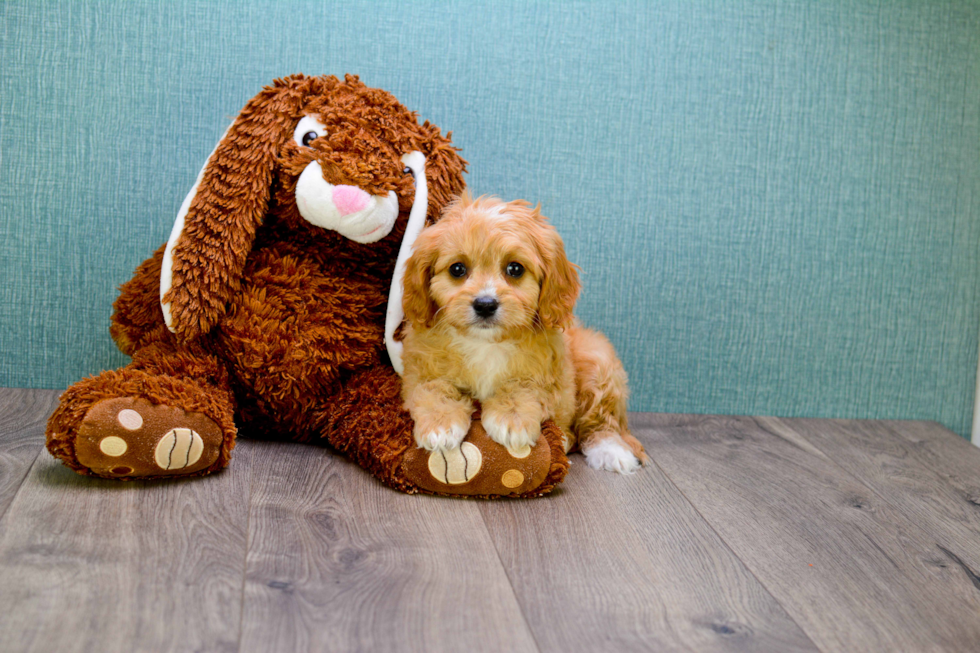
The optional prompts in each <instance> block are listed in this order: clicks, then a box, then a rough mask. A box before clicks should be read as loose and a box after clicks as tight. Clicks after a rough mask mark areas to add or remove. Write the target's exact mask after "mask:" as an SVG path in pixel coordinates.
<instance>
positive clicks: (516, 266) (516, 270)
mask: <svg viewBox="0 0 980 653" xmlns="http://www.w3.org/2000/svg"><path fill="white" fill-rule="evenodd" d="M507 276H508V277H512V278H514V279H520V278H521V277H522V276H524V266H523V265H521V264H520V263H516V262H511V263H508V264H507Z"/></svg>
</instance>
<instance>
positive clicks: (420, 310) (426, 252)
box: [402, 228, 439, 329]
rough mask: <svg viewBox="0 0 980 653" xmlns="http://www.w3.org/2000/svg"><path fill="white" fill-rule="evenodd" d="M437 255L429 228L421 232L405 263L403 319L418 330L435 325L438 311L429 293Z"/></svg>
mask: <svg viewBox="0 0 980 653" xmlns="http://www.w3.org/2000/svg"><path fill="white" fill-rule="evenodd" d="M437 254H438V251H437V249H436V246H435V240H434V239H433V238H432V233H431V228H430V230H428V231H423V232H422V234H421V235H420V236H419V237H418V240H416V241H415V251H414V252H413V253H412V256H411V257H409V259H408V261H407V262H406V263H405V279H404V287H405V293H404V295H403V296H402V308H403V309H404V311H405V319H406V320H408V321H409V322H411V323H412V324H413V325H414V326H416V327H418V328H423V329H428V328H431V327H432V326H433V325H434V324H435V319H436V312H437V311H438V310H439V307H438V306H437V305H436V303H435V301H434V300H433V299H432V294H431V293H430V292H429V286H430V284H431V283H432V268H433V266H434V265H435V262H436V256H437Z"/></svg>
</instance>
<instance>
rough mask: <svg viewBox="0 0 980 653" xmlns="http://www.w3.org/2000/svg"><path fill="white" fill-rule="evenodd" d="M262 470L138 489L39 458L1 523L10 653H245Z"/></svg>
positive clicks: (0, 615) (2, 598)
mask: <svg viewBox="0 0 980 653" xmlns="http://www.w3.org/2000/svg"><path fill="white" fill-rule="evenodd" d="M250 458H251V457H250V455H249V448H248V446H247V444H246V445H241V446H239V448H238V449H236V451H235V459H234V460H233V461H232V466H231V468H230V469H228V470H226V471H224V472H220V473H218V474H214V475H212V476H209V477H207V478H198V479H189V480H183V481H180V480H178V481H159V482H135V481H134V482H128V483H127V482H119V481H109V480H98V479H93V478H89V477H83V476H80V475H78V474H76V473H75V472H73V471H71V470H69V469H68V468H66V467H64V466H63V465H62V464H61V463H60V462H58V461H56V460H55V459H54V458H52V457H51V456H49V455H47V453H46V452H45V453H44V454H42V455H41V456H39V457H38V458H37V460H36V461H35V463H34V465H33V467H32V468H31V470H30V473H29V474H28V476H27V478H26V479H25V480H24V482H23V485H22V486H21V489H20V491H19V492H18V493H17V496H16V498H15V499H14V501H13V502H12V503H11V505H10V508H9V509H8V511H7V514H6V515H5V516H4V518H3V520H2V521H0V578H2V579H3V581H2V585H3V590H2V591H0V641H2V642H3V646H2V648H3V649H4V650H10V651H39V652H44V653H47V652H49V651H95V652H103V651H106V652H109V651H133V650H144V651H163V650H173V651H231V650H237V648H238V634H239V628H240V620H241V593H242V576H243V573H244V564H245V547H246V523H247V518H248V501H249V496H248V495H249V491H248V490H249V476H250V474H249V468H250Z"/></svg>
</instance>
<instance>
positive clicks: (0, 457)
mask: <svg viewBox="0 0 980 653" xmlns="http://www.w3.org/2000/svg"><path fill="white" fill-rule="evenodd" d="M60 392H61V391H60V390H25V389H21V388H0V518H3V515H4V513H5V512H7V508H8V507H9V506H10V502H11V501H13V499H14V496H15V495H16V494H17V490H18V488H20V485H21V483H22V482H23V481H24V478H25V477H26V476H27V472H28V470H30V468H31V464H33V462H34V459H35V458H37V456H38V454H39V453H41V451H42V450H43V449H44V427H45V425H46V424H47V422H48V417H49V416H50V415H51V412H52V411H53V410H54V409H55V406H56V405H57V404H58V395H59V394H60Z"/></svg>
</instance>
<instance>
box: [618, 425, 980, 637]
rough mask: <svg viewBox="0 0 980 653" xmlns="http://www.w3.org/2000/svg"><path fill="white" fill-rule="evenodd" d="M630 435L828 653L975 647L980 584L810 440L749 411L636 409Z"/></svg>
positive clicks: (979, 626) (978, 630)
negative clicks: (773, 427) (940, 559)
mask: <svg viewBox="0 0 980 653" xmlns="http://www.w3.org/2000/svg"><path fill="white" fill-rule="evenodd" d="M636 421H637V425H636V428H635V430H634V432H635V433H636V434H637V435H638V437H640V439H641V440H644V441H645V443H646V445H647V448H648V450H650V452H651V454H652V456H653V458H654V459H655V460H656V461H657V464H658V466H660V467H661V468H662V469H663V470H664V471H665V472H666V474H667V476H668V477H669V478H670V479H671V480H672V481H673V482H674V483H675V484H676V485H677V486H678V487H679V488H680V489H681V491H682V492H683V493H684V495H685V496H686V497H687V498H688V499H689V500H690V501H691V502H692V503H693V504H694V506H695V507H696V508H697V509H698V511H699V512H700V513H701V514H702V515H703V516H704V517H705V519H707V521H708V522H709V523H710V524H711V525H712V526H713V527H714V529H715V530H716V531H717V532H718V533H719V535H720V536H721V537H722V539H724V540H725V542H726V543H727V544H728V545H729V546H730V547H731V548H732V550H733V551H734V552H735V553H736V555H738V556H739V558H741V559H742V560H743V561H744V562H745V563H746V565H747V566H748V567H749V569H750V570H751V571H752V573H753V574H755V576H756V577H757V578H758V579H759V580H760V581H761V582H762V583H763V585H765V586H766V588H767V589H768V590H769V591H770V592H771V593H772V594H773V596H775V597H776V599H777V600H778V601H779V602H780V603H781V604H782V605H783V606H784V607H785V608H786V610H787V611H788V612H789V614H790V615H791V616H792V617H793V618H794V619H795V620H796V621H797V622H798V623H799V624H800V625H801V626H802V627H803V629H804V630H805V631H806V633H807V635H809V636H810V638H811V639H812V640H813V641H814V642H816V644H817V645H818V646H819V647H820V648H821V649H823V650H828V651H830V650H839V651H855V650H861V651H911V650H954V651H966V650H976V648H975V647H976V645H977V642H980V620H978V619H977V614H978V613H980V600H978V596H980V595H978V593H977V588H976V587H974V585H973V583H972V582H971V581H970V580H969V579H968V578H966V577H965V575H964V574H963V573H962V572H961V570H960V569H959V568H954V567H952V566H945V567H944V566H941V565H936V564H935V560H936V551H935V545H934V543H933V541H932V540H931V538H930V537H929V536H928V535H927V534H926V533H925V532H924V531H923V530H922V529H920V528H919V527H918V526H917V525H916V524H914V523H912V522H911V521H910V520H908V519H906V518H905V517H903V516H902V515H901V514H899V513H898V512H897V511H896V510H895V509H893V508H892V507H891V506H890V505H889V504H888V503H887V502H885V501H883V500H881V499H880V498H879V497H878V496H877V495H876V494H875V493H874V492H873V491H872V490H870V489H869V488H868V487H866V486H865V485H863V484H861V483H860V482H858V481H857V480H856V479H855V478H854V477H852V476H851V475H849V474H847V473H846V472H844V471H843V470H841V469H840V468H839V467H838V466H837V465H836V464H835V463H834V462H833V461H832V460H831V459H830V458H828V457H827V456H826V455H824V454H823V453H822V452H821V451H819V450H818V449H817V448H816V447H814V446H813V445H812V444H810V443H809V441H807V440H805V439H803V438H801V437H800V436H798V435H793V434H786V433H780V432H778V431H777V432H774V431H770V430H768V429H766V428H765V427H764V426H763V425H761V424H760V423H759V422H758V421H757V420H754V419H751V418H720V417H705V416H684V415H674V416H669V415H650V414H645V415H640V416H637V420H636Z"/></svg>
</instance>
